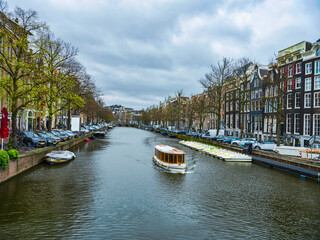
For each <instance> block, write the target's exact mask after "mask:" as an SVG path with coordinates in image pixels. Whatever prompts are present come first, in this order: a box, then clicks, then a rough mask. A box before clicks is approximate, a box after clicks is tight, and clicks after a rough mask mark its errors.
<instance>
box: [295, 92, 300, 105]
mask: <svg viewBox="0 0 320 240" xmlns="http://www.w3.org/2000/svg"><path fill="white" fill-rule="evenodd" d="M298 95H300V97H299V106H297V96H298ZM300 106H301V93H300V92H297V93H295V94H294V108H300Z"/></svg>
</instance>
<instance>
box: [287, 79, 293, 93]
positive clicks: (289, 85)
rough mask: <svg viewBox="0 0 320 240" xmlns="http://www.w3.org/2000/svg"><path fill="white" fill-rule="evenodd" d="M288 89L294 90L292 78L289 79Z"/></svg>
mask: <svg viewBox="0 0 320 240" xmlns="http://www.w3.org/2000/svg"><path fill="white" fill-rule="evenodd" d="M287 91H288V92H289V91H292V79H288V82H287Z"/></svg>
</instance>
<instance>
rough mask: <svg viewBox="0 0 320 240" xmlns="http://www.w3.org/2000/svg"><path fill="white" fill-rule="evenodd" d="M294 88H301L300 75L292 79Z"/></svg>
mask: <svg viewBox="0 0 320 240" xmlns="http://www.w3.org/2000/svg"><path fill="white" fill-rule="evenodd" d="M298 83H299V86H298ZM294 85H295V86H294V89H300V88H301V77H298V78H296V79H295V81H294Z"/></svg>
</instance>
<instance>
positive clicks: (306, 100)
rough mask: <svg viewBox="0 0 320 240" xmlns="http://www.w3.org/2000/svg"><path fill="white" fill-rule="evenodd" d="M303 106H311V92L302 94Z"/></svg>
mask: <svg viewBox="0 0 320 240" xmlns="http://www.w3.org/2000/svg"><path fill="white" fill-rule="evenodd" d="M304 107H305V108H311V93H305V94H304Z"/></svg>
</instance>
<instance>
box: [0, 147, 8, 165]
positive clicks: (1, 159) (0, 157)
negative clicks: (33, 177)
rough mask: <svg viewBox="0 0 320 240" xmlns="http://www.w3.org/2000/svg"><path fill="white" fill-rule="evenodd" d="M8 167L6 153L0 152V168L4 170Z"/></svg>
mask: <svg viewBox="0 0 320 240" xmlns="http://www.w3.org/2000/svg"><path fill="white" fill-rule="evenodd" d="M8 166H9V155H8V153H7V151H5V150H0V167H2V169H5V168H7V167H8Z"/></svg>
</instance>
